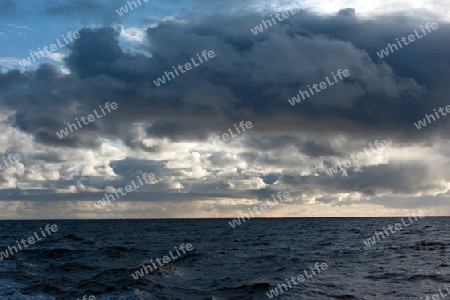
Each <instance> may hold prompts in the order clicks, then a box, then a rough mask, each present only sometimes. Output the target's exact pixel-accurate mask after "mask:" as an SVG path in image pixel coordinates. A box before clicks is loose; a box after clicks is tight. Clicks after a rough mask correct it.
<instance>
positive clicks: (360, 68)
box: [0, 7, 450, 203]
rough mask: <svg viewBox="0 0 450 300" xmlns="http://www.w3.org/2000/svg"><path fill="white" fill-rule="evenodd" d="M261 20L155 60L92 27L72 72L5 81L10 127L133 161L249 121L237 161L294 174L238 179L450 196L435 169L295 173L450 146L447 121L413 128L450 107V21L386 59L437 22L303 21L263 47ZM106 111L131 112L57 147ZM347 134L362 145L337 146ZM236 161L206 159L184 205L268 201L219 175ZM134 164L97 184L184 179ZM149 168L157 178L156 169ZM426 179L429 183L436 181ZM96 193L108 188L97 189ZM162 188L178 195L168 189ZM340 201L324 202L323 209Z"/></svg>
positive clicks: (210, 28)
mask: <svg viewBox="0 0 450 300" xmlns="http://www.w3.org/2000/svg"><path fill="white" fill-rule="evenodd" d="M61 9H63V8H61V7H59V8H55V10H61ZM261 18H262V17H261V16H259V15H254V14H252V15H246V16H240V17H229V16H214V17H213V18H206V19H200V20H199V19H196V20H190V22H189V23H188V24H184V23H181V22H175V21H165V22H161V23H160V24H159V26H158V27H156V28H149V29H147V32H146V34H147V41H146V44H145V45H143V47H144V48H146V50H147V51H148V52H150V53H151V55H152V56H151V57H148V56H146V55H143V54H130V53H126V52H124V50H123V49H121V47H120V46H119V43H118V36H119V31H117V30H115V29H113V28H108V27H105V28H100V29H90V28H84V29H81V30H80V34H81V38H80V39H79V40H76V41H75V43H74V44H73V46H72V49H71V54H70V55H69V56H68V57H66V59H65V64H66V66H67V67H68V68H69V69H70V71H71V74H70V75H63V74H62V73H61V71H60V70H59V68H58V67H56V66H53V65H51V64H43V65H41V66H39V68H38V69H37V70H35V71H27V72H24V73H20V72H19V71H17V70H13V71H9V72H7V73H3V74H0V89H1V90H0V91H1V94H0V95H1V96H0V100H1V105H2V106H3V107H5V108H8V109H11V110H13V111H15V114H14V115H13V116H12V117H11V118H10V122H11V124H13V125H14V126H15V127H16V128H18V129H19V130H21V131H23V132H26V133H28V134H31V135H32V136H33V137H34V138H35V140H36V141H37V142H39V143H42V144H43V145H48V146H53V147H55V148H56V149H58V148H60V149H70V148H92V149H99V146H100V145H101V143H102V141H101V138H103V137H107V138H111V139H119V140H121V141H122V142H123V143H124V144H125V145H126V146H128V147H130V148H132V149H134V150H140V151H144V152H149V153H162V152H163V151H164V147H163V146H159V145H156V146H149V145H144V144H143V143H142V139H143V138H145V137H147V138H157V139H162V138H167V139H169V140H170V141H171V142H172V143H177V142H183V141H198V142H206V141H207V138H208V136H209V135H210V134H212V133H217V134H221V133H225V132H227V130H228V128H233V124H237V123H239V122H240V121H241V120H244V121H251V122H252V123H253V125H254V126H253V128H252V129H251V130H249V131H248V132H247V133H246V134H245V135H246V137H245V138H242V139H241V140H240V141H241V142H242V145H243V146H244V147H245V149H243V151H242V152H240V153H239V154H238V156H237V158H236V159H242V160H244V161H245V162H247V163H248V164H252V165H253V166H254V165H257V166H259V167H260V169H262V170H264V168H269V167H276V166H278V167H279V168H282V169H284V171H283V172H272V171H270V172H268V173H264V171H260V173H259V174H257V173H252V174H245V172H243V173H242V174H236V176H235V177H234V178H233V179H236V180H246V179H251V178H261V179H262V180H264V182H265V183H267V184H269V185H271V184H273V183H274V182H275V181H277V180H278V182H279V183H280V184H281V185H282V186H283V188H285V190H290V191H295V190H296V191H297V192H299V193H301V191H302V190H303V191H305V192H311V193H313V192H315V191H319V190H322V191H324V192H327V193H336V192H346V191H358V192H361V193H363V194H364V195H367V196H374V195H377V194H379V193H392V194H396V195H408V194H412V193H415V192H418V191H421V190H422V191H424V190H433V189H434V188H437V187H439V188H442V186H440V185H439V183H438V180H437V176H438V175H435V177H433V175H432V174H429V173H427V172H426V170H427V166H422V167H419V166H416V165H415V164H414V163H412V164H411V163H409V164H406V163H403V164H402V163H398V164H390V165H387V166H386V165H380V166H366V167H363V171H364V172H354V173H351V171H350V175H349V176H334V177H329V176H326V175H325V176H318V177H314V176H305V177H303V176H299V175H298V174H295V169H294V168H295V166H299V167H304V168H309V169H310V168H315V167H323V165H324V164H327V161H329V160H331V159H333V158H334V159H335V158H342V156H345V155H347V154H348V153H350V152H356V151H361V149H362V147H363V146H366V145H367V143H369V142H373V141H375V140H377V139H378V140H380V139H385V140H390V141H395V144H396V145H411V144H419V145H420V144H426V143H427V142H432V141H433V140H434V139H436V138H440V137H445V136H448V129H449V124H450V123H449V122H448V121H447V120H445V119H444V120H441V121H439V122H435V123H433V124H432V125H430V126H427V127H425V128H423V129H422V130H417V129H416V128H415V127H414V126H413V122H417V120H418V119H421V118H423V117H424V114H425V113H431V112H432V110H433V108H438V107H440V106H443V107H445V106H446V105H448V104H450V101H449V99H448V94H449V87H448V82H449V79H450V78H449V76H450V56H449V55H448V48H449V44H450V25H449V24H445V23H440V24H439V29H438V30H436V31H433V32H432V33H430V34H429V35H427V36H426V37H424V38H423V39H421V40H419V41H416V42H414V43H412V44H411V45H409V46H405V47H404V48H403V49H401V50H399V51H397V52H395V53H393V54H391V55H389V57H387V58H386V59H383V60H380V59H379V58H378V56H377V55H376V51H379V50H380V49H382V48H385V47H386V44H387V43H393V42H394V41H395V38H397V37H401V36H406V35H409V34H411V33H412V32H413V30H414V29H417V28H418V24H424V23H425V21H423V19H422V17H421V16H417V17H410V18H408V17H405V16H389V17H388V16H386V17H383V18H380V19H373V20H361V19H359V18H358V17H357V15H356V16H355V15H354V13H353V11H352V10H351V9H347V10H344V11H341V12H340V13H339V14H337V15H336V16H333V17H318V16H314V15H311V14H308V13H307V12H299V13H297V14H296V15H294V16H291V17H290V18H289V19H287V20H285V21H283V22H280V23H279V24H277V25H275V26H273V27H271V28H268V29H266V30H264V32H262V33H259V34H258V35H256V36H255V35H253V34H252V33H251V32H250V28H253V27H254V26H256V25H258V24H259V23H260V22H261ZM263 18H264V19H266V20H267V19H268V17H267V16H263ZM426 21H433V19H432V18H430V19H428V20H426ZM203 50H214V52H215V55H216V56H215V57H214V58H212V59H210V60H209V61H207V62H205V63H203V64H202V65H200V66H198V67H196V68H194V69H193V70H191V71H188V72H187V73H186V74H180V76H179V77H176V78H175V79H173V80H171V81H170V82H168V83H166V84H164V85H162V86H161V87H156V86H155V84H154V83H153V80H156V79H157V78H158V77H161V76H162V75H163V74H164V72H165V71H173V70H172V66H177V65H178V64H184V63H186V62H189V61H190V59H191V57H194V58H196V53H201V51H203ZM338 69H348V70H349V71H350V74H351V75H350V77H348V78H346V79H344V80H343V81H342V82H338V83H336V84H335V85H333V86H331V87H328V88H327V89H326V90H324V91H322V92H320V93H317V94H316V95H314V96H312V97H311V98H308V99H306V100H304V101H302V102H301V103H297V104H296V105H295V106H291V105H290V104H289V103H288V101H287V100H288V99H290V98H292V97H294V96H295V95H296V94H297V93H298V91H299V89H302V90H306V89H307V85H310V84H313V83H320V82H321V81H324V78H325V76H330V74H331V72H335V71H336V70H338ZM107 101H109V102H113V101H115V102H117V103H118V106H119V109H117V110H116V111H113V112H112V113H110V114H108V115H107V116H105V117H103V118H101V119H99V120H97V121H95V122H94V123H91V124H89V125H86V126H84V127H83V128H81V129H80V130H78V131H76V132H74V133H71V134H70V135H69V136H67V137H65V138H63V139H59V138H58V137H57V136H56V134H55V132H57V131H59V130H60V129H62V128H64V127H65V126H66V124H67V123H68V122H71V123H72V122H74V120H75V118H76V117H80V116H87V115H88V114H90V113H92V110H93V109H98V106H99V105H102V104H104V103H105V102H107ZM68 108H70V109H68ZM444 118H445V117H444ZM449 121H450V120H449ZM136 123H141V124H142V126H143V130H142V131H138V130H136V128H134V127H133V126H132V125H133V124H136ZM143 134H144V136H143ZM337 134H339V135H342V136H344V137H346V138H347V139H349V140H352V141H351V142H349V143H347V144H346V145H344V146H342V145H341V147H340V148H337V145H336V144H335V143H334V138H335V136H336V135H337ZM288 148H289V149H288ZM269 151H270V152H271V153H268V152H269ZM291 155H292V156H291ZM35 159H38V157H36V158H35ZM40 159H44V160H48V159H50V158H48V157H40ZM55 159H56V158H55ZM59 159H60V158H58V160H59ZM236 159H232V158H230V157H227V156H226V154H225V153H223V152H222V151H221V150H216V152H213V153H211V154H210V155H209V156H208V157H207V158H206V160H205V164H207V166H208V172H210V173H209V175H208V176H210V177H208V178H207V179H206V180H205V181H202V184H199V183H198V182H196V181H195V180H191V179H187V178H185V179H183V180H181V184H182V185H183V186H184V187H185V188H186V189H187V190H189V191H190V192H189V193H188V194H177V196H176V197H179V198H189V199H194V198H195V197H192V195H196V196H198V197H201V196H203V197H207V196H212V195H217V194H221V195H228V196H230V197H244V196H252V197H257V198H258V199H259V198H261V199H262V198H264V197H267V196H268V195H269V194H270V193H271V192H272V190H271V188H267V189H262V190H260V191H258V189H254V190H252V189H247V190H246V191H231V190H229V184H228V183H227V182H228V180H229V178H227V177H226V176H224V177H221V178H217V177H216V176H215V174H216V173H215V172H216V171H217V170H216V169H215V168H219V167H220V166H222V165H223V166H226V165H229V164H232V163H233V161H234V162H236ZM127 163H131V165H129V166H128V167H127V168H129V170H128V169H124V168H123V167H120V165H115V166H114V167H113V169H114V172H115V173H116V174H117V175H119V176H120V177H121V178H122V179H121V181H120V182H117V181H112V182H110V183H107V182H106V181H105V182H103V183H102V184H100V185H99V186H96V187H97V188H104V187H105V186H107V185H114V186H123V184H126V182H127V181H128V182H129V180H128V178H130V176H131V175H130V174H132V175H134V174H135V173H136V174H138V173H139V172H140V171H139V170H141V171H148V170H156V171H153V172H154V173H155V174H160V176H161V177H165V178H169V177H170V176H171V175H172V176H173V175H180V174H182V170H181V169H177V168H171V169H168V168H167V167H166V164H167V162H166V161H160V162H145V161H138V162H134V161H127ZM147 163H148V164H149V165H148V168H147V169H146V168H143V167H142V165H146V164H147ZM328 164H329V165H330V166H331V165H332V164H331V163H328ZM321 172H322V173H323V170H322V171H321ZM269 174H270V176H269V177H267V176H268V175H269ZM414 174H415V175H414ZM180 176H181V175H180ZM426 176H429V177H428V178H429V179H427V180H424V177H426ZM439 176H443V177H445V178H447V177H448V175H447V174H445V175H444V174H439ZM435 179H436V180H435ZM55 184H56V185H57V183H55ZM59 184H60V185H63V186H66V185H69V183H59ZM84 184H86V185H90V186H95V185H94V184H93V183H92V182H90V181H89V180H87V181H86V182H84ZM121 184H122V185H121ZM157 187H158V188H161V189H162V188H166V189H167V186H164V184H163V183H162V181H161V182H160V183H159V185H158V186H157ZM280 188H281V187H280ZM217 189H219V190H220V191H221V192H216V191H217ZM154 192H155V193H156V192H159V191H154ZM258 193H261V194H258ZM136 195H138V194H137V193H136ZM141 195H142V194H141ZM146 195H147V194H146ZM148 195H151V193H149V194H148ZM46 196H48V195H46ZM58 196H61V194H58ZM96 196H98V195H96ZM80 197H81V198H83V196H81V195H80ZM130 197H132V196H130ZM137 198H139V197H137V196H136V199H137ZM168 198H169V197H168ZM331 199H333V198H332V197H331V198H330V197H323V199H322V198H321V200H319V202H320V201H321V202H324V203H328V202H331V201H332V200H331Z"/></svg>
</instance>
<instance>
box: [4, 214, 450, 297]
mask: <svg viewBox="0 0 450 300" xmlns="http://www.w3.org/2000/svg"><path fill="white" fill-rule="evenodd" d="M399 219H400V218H301V219H251V220H250V221H247V222H245V223H244V224H243V225H240V226H238V227H236V228H235V229H232V228H231V227H230V225H229V224H228V221H230V220H228V219H202V220H192V219H191V220H99V221H95V220H91V221H87V220H81V221H80V220H77V221H59V220H56V221H0V226H1V229H2V230H1V231H0V251H4V250H5V249H6V247H7V246H8V245H10V246H13V245H15V241H16V240H19V241H20V240H21V239H22V238H24V239H26V238H28V237H30V236H33V233H34V232H35V231H38V229H39V227H43V226H45V225H46V224H50V225H51V224H56V225H57V226H58V228H59V230H58V232H57V233H53V234H52V235H51V236H50V237H46V238H45V239H43V240H41V241H38V242H36V243H35V244H34V245H31V246H30V247H28V248H27V249H25V250H23V251H20V252H19V253H18V254H15V255H14V256H13V257H9V258H7V259H6V260H4V261H0V299H77V298H79V299H82V297H83V295H94V296H95V297H96V299H218V300H220V299H258V300H259V299H269V298H268V297H267V295H266V293H267V292H269V290H270V289H273V288H275V287H276V286H277V284H279V283H280V284H281V283H285V279H286V278H291V277H292V276H294V277H297V276H298V275H300V274H302V273H303V270H305V269H307V270H309V266H310V265H314V264H315V263H316V262H321V263H322V262H325V263H327V265H328V269H327V270H325V271H322V273H320V274H318V275H316V276H314V277H312V278H310V279H307V280H306V281H305V282H304V283H301V284H299V285H296V286H295V285H292V286H293V287H292V288H291V289H289V290H288V291H285V292H283V294H281V295H280V296H278V297H275V299H419V297H421V296H424V295H425V294H428V295H430V294H434V293H437V290H438V289H439V288H442V287H443V285H444V284H450V276H449V275H450V256H449V250H450V237H449V227H450V225H449V221H450V218H429V217H425V218H424V219H420V220H418V221H416V222H415V223H413V224H411V226H409V227H407V228H404V229H403V230H402V231H400V232H396V233H394V234H391V236H390V237H386V238H385V239H382V240H381V241H380V242H377V244H375V245H374V246H371V247H370V248H369V249H368V248H367V247H366V246H365V245H364V243H363V240H365V239H367V238H368V237H370V236H372V235H373V234H374V231H375V230H382V228H383V227H385V226H388V225H394V224H395V223H398V222H399ZM182 243H191V244H192V245H193V247H194V250H193V251H190V252H187V254H186V255H185V256H183V257H182V258H180V259H178V260H176V261H174V262H173V263H169V264H167V265H164V266H163V267H160V269H159V270H158V272H154V273H152V274H149V275H146V276H144V277H143V278H141V279H138V280H135V279H133V278H132V276H131V273H132V272H135V271H136V270H138V268H139V267H140V266H141V265H142V263H148V262H149V261H150V259H153V260H155V259H156V258H158V257H159V258H162V257H163V256H166V255H168V253H169V251H171V250H174V247H178V246H179V245H180V244H182Z"/></svg>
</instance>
